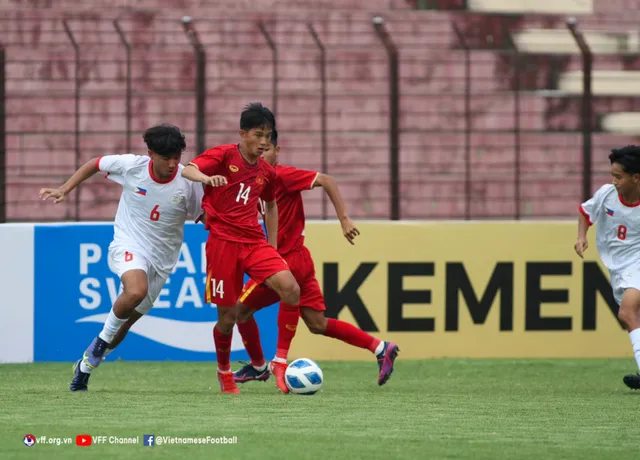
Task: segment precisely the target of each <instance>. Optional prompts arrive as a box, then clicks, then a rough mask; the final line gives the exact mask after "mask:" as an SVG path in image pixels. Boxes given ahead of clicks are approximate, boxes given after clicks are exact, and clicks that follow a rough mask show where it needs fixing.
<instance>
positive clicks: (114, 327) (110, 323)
mask: <svg viewBox="0 0 640 460" xmlns="http://www.w3.org/2000/svg"><path fill="white" fill-rule="evenodd" d="M127 319H128V318H124V319H120V318H118V317H117V316H116V315H115V313H114V312H113V308H112V309H111V311H110V312H109V317H108V318H107V321H105V323H104V327H103V328H102V332H100V334H98V337H100V338H101V339H102V340H104V341H105V342H107V343H111V341H112V340H113V337H114V336H115V335H116V333H117V332H118V330H119V329H120V326H122V325H123V324H124V323H126V322H127Z"/></svg>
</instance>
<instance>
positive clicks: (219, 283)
mask: <svg viewBox="0 0 640 460" xmlns="http://www.w3.org/2000/svg"><path fill="white" fill-rule="evenodd" d="M240 252H241V245H240V244H239V243H235V242H233V241H225V240H219V239H217V238H215V237H213V236H212V235H211V234H210V235H209V239H208V240H207V246H206V255H207V284H206V288H205V301H206V302H207V303H214V304H216V305H217V310H218V321H217V322H216V324H215V326H214V327H213V342H214V344H215V348H216V357H217V361H218V381H219V382H220V389H221V391H222V392H223V393H233V394H237V393H240V390H238V387H237V385H236V383H235V381H234V380H233V373H232V372H231V362H230V358H231V340H232V337H233V326H234V325H235V322H236V312H235V304H236V301H237V300H238V296H239V294H240V290H241V289H242V278H243V273H242V267H241V264H240V257H241V255H240Z"/></svg>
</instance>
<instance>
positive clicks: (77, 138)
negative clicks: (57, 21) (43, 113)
mask: <svg viewBox="0 0 640 460" xmlns="http://www.w3.org/2000/svg"><path fill="white" fill-rule="evenodd" d="M62 25H63V26H64V30H65V32H66V33H67V36H68V37H69V40H70V41H71V45H72V46H73V50H74V52H75V55H76V59H75V63H76V69H75V96H74V97H75V168H76V170H78V169H79V168H80V160H81V158H80V46H79V45H78V42H77V41H76V39H75V37H74V35H73V32H72V31H71V27H69V23H68V22H67V20H66V19H63V20H62ZM81 192H82V186H78V187H77V188H76V194H75V195H76V206H75V219H76V221H79V220H80V198H81Z"/></svg>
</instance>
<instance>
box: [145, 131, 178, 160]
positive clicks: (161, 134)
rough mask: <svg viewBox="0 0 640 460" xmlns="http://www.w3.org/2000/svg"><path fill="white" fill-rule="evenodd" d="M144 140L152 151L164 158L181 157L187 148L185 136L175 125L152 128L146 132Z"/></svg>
mask: <svg viewBox="0 0 640 460" xmlns="http://www.w3.org/2000/svg"><path fill="white" fill-rule="evenodd" d="M142 138H143V139H144V143H145V144H147V148H148V149H149V150H150V151H152V152H153V153H157V154H158V155H162V156H163V157H170V156H174V155H179V154H181V153H182V152H184V150H185V149H186V148H187V143H186V141H185V140H184V134H182V133H181V132H180V128H178V127H177V126H173V125H167V124H162V125H156V126H152V127H151V128H149V129H147V130H146V131H145V132H144V134H143V136H142Z"/></svg>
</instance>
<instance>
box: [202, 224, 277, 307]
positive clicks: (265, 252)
mask: <svg viewBox="0 0 640 460" xmlns="http://www.w3.org/2000/svg"><path fill="white" fill-rule="evenodd" d="M206 253H207V284H206V288H205V296H204V298H205V302H208V303H215V304H216V305H218V306H220V307H232V306H234V305H235V304H236V302H237V301H238V297H239V296H240V292H241V291H242V282H243V280H244V274H245V272H246V273H247V274H248V275H249V276H250V277H251V278H252V279H255V280H256V281H259V282H260V283H263V282H264V280H266V279H267V278H269V277H270V276H272V275H275V274H276V273H278V272H281V271H286V270H289V267H288V266H287V263H286V262H285V261H284V259H283V258H282V256H281V255H280V254H278V251H276V249H275V248H274V247H273V246H271V245H270V244H269V243H267V241H266V240H265V241H259V242H256V243H238V242H235V241H227V240H221V239H218V238H216V237H214V236H212V235H211V234H209V239H208V240H207V246H206Z"/></svg>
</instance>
